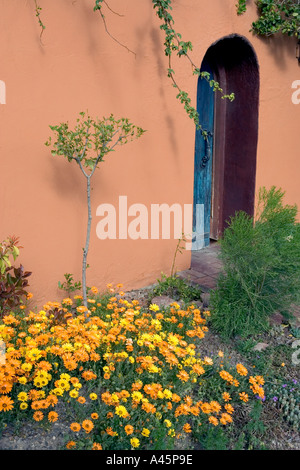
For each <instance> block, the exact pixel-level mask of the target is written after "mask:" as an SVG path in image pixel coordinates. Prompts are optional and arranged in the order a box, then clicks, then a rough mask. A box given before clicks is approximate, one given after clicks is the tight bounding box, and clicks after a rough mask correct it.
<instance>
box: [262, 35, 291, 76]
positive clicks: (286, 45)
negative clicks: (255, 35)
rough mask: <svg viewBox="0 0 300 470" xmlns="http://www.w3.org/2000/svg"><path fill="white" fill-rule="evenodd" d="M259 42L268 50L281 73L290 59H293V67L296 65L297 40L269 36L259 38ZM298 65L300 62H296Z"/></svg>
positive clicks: (281, 36) (280, 36)
mask: <svg viewBox="0 0 300 470" xmlns="http://www.w3.org/2000/svg"><path fill="white" fill-rule="evenodd" d="M259 40H260V41H262V43H263V44H265V45H266V49H267V50H268V49H269V52H270V56H271V57H273V59H274V61H275V63H276V64H277V67H278V68H279V69H280V70H281V71H283V70H285V69H286V68H287V65H288V62H289V61H290V60H291V59H294V60H295V66H296V65H297V59H296V53H297V51H296V48H297V39H295V38H294V37H288V36H283V35H282V34H280V35H277V36H270V37H268V38H265V37H261V36H259ZM298 65H299V66H300V62H298Z"/></svg>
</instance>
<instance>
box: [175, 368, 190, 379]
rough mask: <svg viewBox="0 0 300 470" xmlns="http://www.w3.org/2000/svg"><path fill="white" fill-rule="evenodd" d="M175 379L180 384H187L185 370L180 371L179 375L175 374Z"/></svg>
mask: <svg viewBox="0 0 300 470" xmlns="http://www.w3.org/2000/svg"><path fill="white" fill-rule="evenodd" d="M176 377H178V378H179V379H180V380H181V381H182V382H187V381H188V380H189V378H190V376H189V374H188V373H187V372H186V371H185V370H181V371H180V372H179V374H176Z"/></svg>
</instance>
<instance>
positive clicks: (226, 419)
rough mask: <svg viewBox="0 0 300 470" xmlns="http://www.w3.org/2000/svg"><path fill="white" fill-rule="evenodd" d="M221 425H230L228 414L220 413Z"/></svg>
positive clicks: (230, 420) (230, 418)
mask: <svg viewBox="0 0 300 470" xmlns="http://www.w3.org/2000/svg"><path fill="white" fill-rule="evenodd" d="M220 423H221V424H224V425H225V424H227V423H232V417H231V416H230V414H228V413H222V416H221V419H220Z"/></svg>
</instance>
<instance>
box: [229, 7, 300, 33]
mask: <svg viewBox="0 0 300 470" xmlns="http://www.w3.org/2000/svg"><path fill="white" fill-rule="evenodd" d="M256 5H257V9H258V14H259V18H258V19H257V20H256V21H254V22H253V23H252V28H251V30H250V31H251V32H253V33H254V34H256V35H259V36H266V37H268V36H271V35H273V34H276V33H279V32H281V33H282V34H284V35H287V36H296V37H297V38H298V39H300V1H299V0H256ZM236 6H237V13H238V14H242V13H244V12H245V11H246V9H247V7H246V0H239V1H238V3H237V5H236Z"/></svg>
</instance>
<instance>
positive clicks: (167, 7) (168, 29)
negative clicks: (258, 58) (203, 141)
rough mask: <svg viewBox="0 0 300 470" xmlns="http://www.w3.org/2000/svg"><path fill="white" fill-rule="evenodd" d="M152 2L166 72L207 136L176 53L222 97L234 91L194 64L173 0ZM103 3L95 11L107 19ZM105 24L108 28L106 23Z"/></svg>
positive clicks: (190, 44) (102, 0) (97, 0)
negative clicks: (179, 76)
mask: <svg viewBox="0 0 300 470" xmlns="http://www.w3.org/2000/svg"><path fill="white" fill-rule="evenodd" d="M152 4H153V8H154V10H155V13H156V15H157V16H158V18H159V19H160V20H161V24H160V29H161V30H162V31H163V32H164V47H165V49H164V52H165V55H166V56H167V58H168V67H167V70H166V73H167V75H168V77H169V78H170V79H171V81H172V85H173V86H174V88H176V90H177V92H178V93H177V96H176V98H177V99H178V100H179V101H180V102H181V103H182V104H183V106H184V109H185V111H186V112H187V114H188V116H189V117H190V118H191V119H192V120H193V121H194V123H195V125H196V127H197V129H200V130H201V132H202V135H203V137H204V138H207V131H206V130H205V129H203V128H202V126H201V124H200V122H199V114H198V112H197V110H196V109H195V108H194V107H193V106H192V105H191V98H190V97H189V95H188V93H187V92H186V91H184V90H183V89H182V88H181V87H180V86H179V84H178V82H177V80H176V78H175V71H174V69H173V64H172V58H173V56H174V54H175V55H176V56H177V57H179V58H181V57H185V58H186V59H188V61H189V62H190V65H191V68H192V73H193V74H194V75H197V76H199V77H201V79H205V80H207V81H208V83H209V85H210V86H211V87H212V88H213V90H214V91H218V92H220V93H221V94H222V98H228V99H229V100H231V101H232V100H233V99H234V93H231V94H227V95H225V94H224V93H223V90H222V88H221V87H220V85H219V83H218V82H217V81H216V80H214V79H213V78H212V77H211V76H210V74H209V73H208V72H201V71H200V68H199V67H197V66H196V65H195V64H194V62H193V60H192V59H191V56H190V54H189V52H190V51H192V49H193V45H192V43H191V42H190V41H183V39H182V35H181V34H180V33H178V32H177V31H176V30H175V28H174V24H175V22H174V19H173V17H172V14H171V12H172V0H152ZM103 5H105V6H106V7H108V4H107V2H106V1H105V0H96V1H95V6H94V11H99V12H100V13H101V16H102V19H103V21H105V19H104V18H105V17H104V14H103V11H102V8H103ZM104 24H105V28H106V30H107V27H106V23H104ZM114 39H115V38H114Z"/></svg>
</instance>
